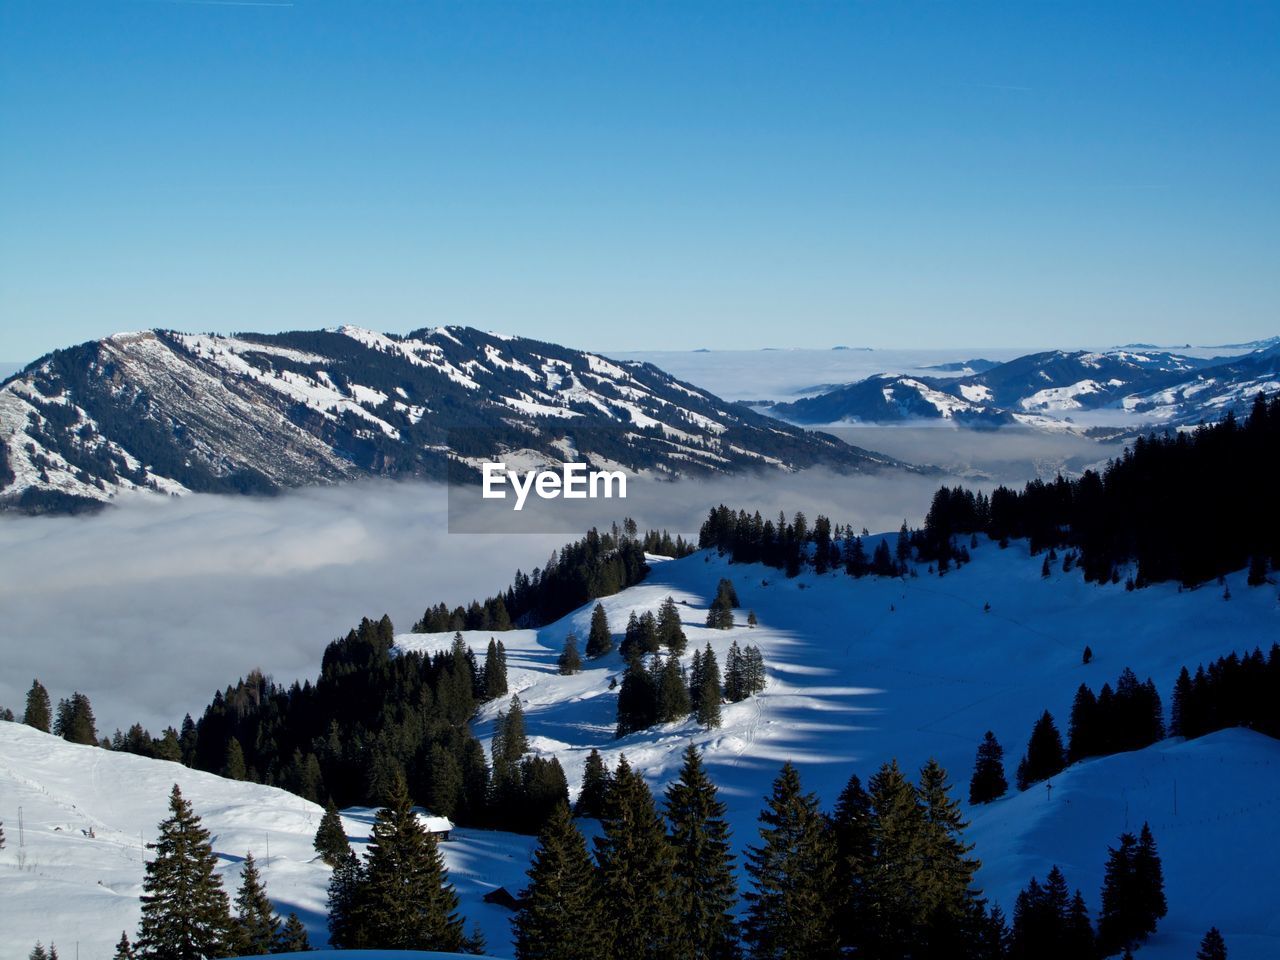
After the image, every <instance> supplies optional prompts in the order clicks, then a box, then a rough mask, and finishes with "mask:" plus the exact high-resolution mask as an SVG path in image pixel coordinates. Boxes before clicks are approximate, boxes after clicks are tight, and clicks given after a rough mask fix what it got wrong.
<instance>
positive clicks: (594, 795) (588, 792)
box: [573, 747, 609, 819]
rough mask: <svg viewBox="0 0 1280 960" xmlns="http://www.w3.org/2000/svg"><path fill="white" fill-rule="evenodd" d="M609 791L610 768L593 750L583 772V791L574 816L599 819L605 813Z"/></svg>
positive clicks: (580, 793)
mask: <svg viewBox="0 0 1280 960" xmlns="http://www.w3.org/2000/svg"><path fill="white" fill-rule="evenodd" d="M608 790H609V768H608V767H606V766H605V765H604V758H603V757H601V756H600V751H599V750H597V749H595V748H594V747H592V748H591V752H590V753H589V754H587V762H586V764H585V765H584V766H583V770H582V789H581V790H579V791H578V801H577V803H576V804H575V805H574V809H573V812H574V815H575V816H578V817H590V818H592V819H599V818H600V816H601V815H602V814H603V812H604V798H605V795H606V793H607V792H608Z"/></svg>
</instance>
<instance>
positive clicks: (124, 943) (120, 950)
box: [112, 930, 133, 960]
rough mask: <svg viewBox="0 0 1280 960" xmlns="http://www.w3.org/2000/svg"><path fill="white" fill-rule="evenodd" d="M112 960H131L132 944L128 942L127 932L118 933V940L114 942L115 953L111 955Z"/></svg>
mask: <svg viewBox="0 0 1280 960" xmlns="http://www.w3.org/2000/svg"><path fill="white" fill-rule="evenodd" d="M112 960H133V944H131V943H130V942H129V934H128V932H127V931H124V930H121V931H120V939H119V940H118V941H116V952H115V953H114V954H112Z"/></svg>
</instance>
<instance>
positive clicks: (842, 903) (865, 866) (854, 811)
mask: <svg viewBox="0 0 1280 960" xmlns="http://www.w3.org/2000/svg"><path fill="white" fill-rule="evenodd" d="M871 818H872V811H871V797H870V795H868V793H867V791H866V790H864V789H863V787H862V781H861V780H859V779H858V775H857V774H856V773H855V774H853V775H851V776H850V777H849V781H848V783H846V784H845V786H844V789H843V790H841V791H840V796H839V797H838V798H837V799H836V806H835V810H834V811H833V813H832V816H831V837H832V841H833V842H834V844H835V858H836V889H835V901H836V918H837V920H836V923H837V930H838V933H839V937H840V946H841V947H842V948H843V949H844V950H845V951H852V952H853V953H854V954H855V955H857V953H858V951H859V950H860V949H861V947H862V944H863V939H864V938H863V934H864V932H865V927H866V925H867V918H868V915H869V909H870V907H869V904H870V890H869V887H868V878H869V876H870V873H871V867H872V860H873V854H874V850H873V846H872V835H871V827H872V824H871Z"/></svg>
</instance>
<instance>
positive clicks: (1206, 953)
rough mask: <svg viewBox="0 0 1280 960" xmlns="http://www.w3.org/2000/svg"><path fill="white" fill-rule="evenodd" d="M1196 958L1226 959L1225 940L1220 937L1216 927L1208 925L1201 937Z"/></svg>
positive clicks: (1199, 959)
mask: <svg viewBox="0 0 1280 960" xmlns="http://www.w3.org/2000/svg"><path fill="white" fill-rule="evenodd" d="M1196 960H1227V942H1226V941H1225V940H1224V939H1222V933H1221V931H1219V930H1218V928H1217V927H1210V928H1209V931H1208V933H1206V934H1205V935H1204V937H1203V939H1201V941H1200V949H1199V950H1197V951H1196Z"/></svg>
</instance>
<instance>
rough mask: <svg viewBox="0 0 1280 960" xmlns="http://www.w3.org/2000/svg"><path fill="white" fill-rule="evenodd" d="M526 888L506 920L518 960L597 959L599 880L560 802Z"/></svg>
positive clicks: (601, 939)
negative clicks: (510, 918)
mask: <svg viewBox="0 0 1280 960" xmlns="http://www.w3.org/2000/svg"><path fill="white" fill-rule="evenodd" d="M527 875H528V877H529V886H528V887H527V888H526V889H525V891H524V893H523V895H522V900H523V903H522V905H521V907H520V911H519V913H517V914H516V917H515V919H514V920H513V921H512V926H513V928H514V930H515V941H516V957H517V958H518V960H597V958H598V957H604V956H607V955H608V952H609V950H608V946H609V936H608V930H607V929H606V928H605V927H604V925H603V924H602V923H601V913H602V906H603V904H602V902H601V894H600V887H599V881H598V880H597V878H596V874H595V870H594V868H593V866H592V863H591V857H590V855H589V854H588V853H587V846H586V842H585V841H584V840H583V839H582V834H581V833H579V832H578V829H577V827H575V826H574V825H573V822H572V821H571V820H570V819H569V808H568V807H566V806H565V805H563V804H560V805H558V806H557V807H556V809H555V810H554V811H553V812H552V814H551V816H550V818H548V820H547V822H546V824H545V825H544V826H543V828H542V832H541V833H540V834H539V835H538V846H537V848H536V849H535V850H534V853H533V858H532V860H531V861H530V865H529V870H528V874H527Z"/></svg>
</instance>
